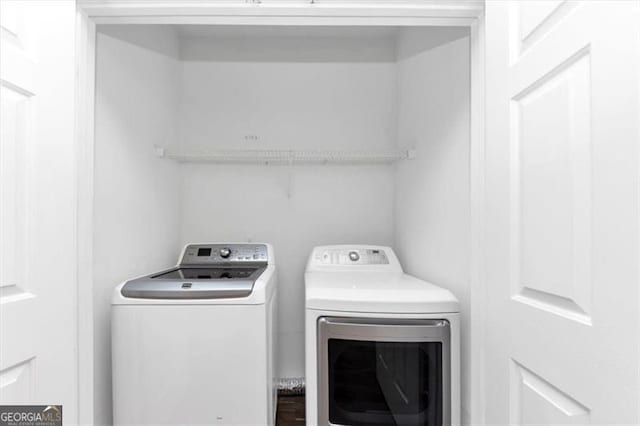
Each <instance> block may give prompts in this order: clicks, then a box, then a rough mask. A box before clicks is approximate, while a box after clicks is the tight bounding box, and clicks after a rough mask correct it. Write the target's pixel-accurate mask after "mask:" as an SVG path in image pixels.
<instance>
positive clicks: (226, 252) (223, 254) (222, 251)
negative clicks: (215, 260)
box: [220, 247, 231, 259]
mask: <svg viewBox="0 0 640 426" xmlns="http://www.w3.org/2000/svg"><path fill="white" fill-rule="evenodd" d="M230 255H231V249H229V248H226V247H225V248H221V249H220V257H224V258H225V259H226V258H227V257H229V256H230Z"/></svg>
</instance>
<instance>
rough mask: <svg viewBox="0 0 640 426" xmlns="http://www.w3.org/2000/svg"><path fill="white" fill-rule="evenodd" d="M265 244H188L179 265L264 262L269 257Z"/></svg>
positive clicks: (266, 261)
mask: <svg viewBox="0 0 640 426" xmlns="http://www.w3.org/2000/svg"><path fill="white" fill-rule="evenodd" d="M268 255H269V254H268V252H267V246H266V245H265V244H251V243H247V244H224V243H223V244H189V245H188V246H187V248H186V250H185V251H184V255H183V256H182V259H181V260H180V264H181V265H221V264H227V265H228V264H237V263H250V264H266V263H268V260H269V257H268Z"/></svg>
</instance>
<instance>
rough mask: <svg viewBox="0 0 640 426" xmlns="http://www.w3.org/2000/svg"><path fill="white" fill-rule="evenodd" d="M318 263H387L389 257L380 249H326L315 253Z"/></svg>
mask: <svg viewBox="0 0 640 426" xmlns="http://www.w3.org/2000/svg"><path fill="white" fill-rule="evenodd" d="M314 261H315V262H316V263H317V264H320V265H388V264H389V259H388V258H387V254H386V253H385V252H384V250H381V249H326V250H321V251H317V252H316V253H315V259H314Z"/></svg>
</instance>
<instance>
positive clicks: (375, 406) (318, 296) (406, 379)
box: [305, 245, 460, 426]
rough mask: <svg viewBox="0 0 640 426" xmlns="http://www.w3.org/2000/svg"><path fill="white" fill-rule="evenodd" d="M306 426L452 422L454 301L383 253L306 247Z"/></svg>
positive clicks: (456, 346)
mask: <svg viewBox="0 0 640 426" xmlns="http://www.w3.org/2000/svg"><path fill="white" fill-rule="evenodd" d="M305 287H306V296H305V299H306V320H305V321H306V327H305V331H306V343H305V352H306V356H305V358H306V359H305V361H306V382H307V389H306V415H307V425H308V426H317V425H318V426H327V425H342V426H372V425H412V426H419V425H420V426H422V425H429V426H434V425H438V426H439V425H443V426H444V425H446V426H448V425H459V424H460V318H459V315H460V314H459V310H460V309H459V303H458V300H457V299H456V298H455V296H454V295H453V294H452V293H451V292H450V291H448V290H445V289H443V288H440V287H437V286H435V285H433V284H431V283H428V282H426V281H422V280H419V279H417V278H415V277H412V276H409V275H407V274H405V273H404V272H403V270H402V267H401V266H400V263H399V261H398V258H397V257H396V255H395V253H394V252H393V250H392V249H391V248H389V247H380V246H367V245H345V246H323V247H316V248H315V249H313V251H312V253H311V256H310V257H309V260H308V263H307V269H306V273H305Z"/></svg>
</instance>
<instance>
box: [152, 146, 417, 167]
mask: <svg viewBox="0 0 640 426" xmlns="http://www.w3.org/2000/svg"><path fill="white" fill-rule="evenodd" d="M156 155H157V156H158V157H161V158H167V159H171V160H175V161H178V162H180V163H232V164H267V165H268V164H274V165H283V164H284V165H286V164H390V163H393V162H396V161H401V160H409V159H412V158H415V152H414V151H413V150H379V151H342V150H282V149H264V150H263V149H242V150H239V149H236V150H208V151H191V152H184V151H176V150H173V149H169V148H160V147H156Z"/></svg>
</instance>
